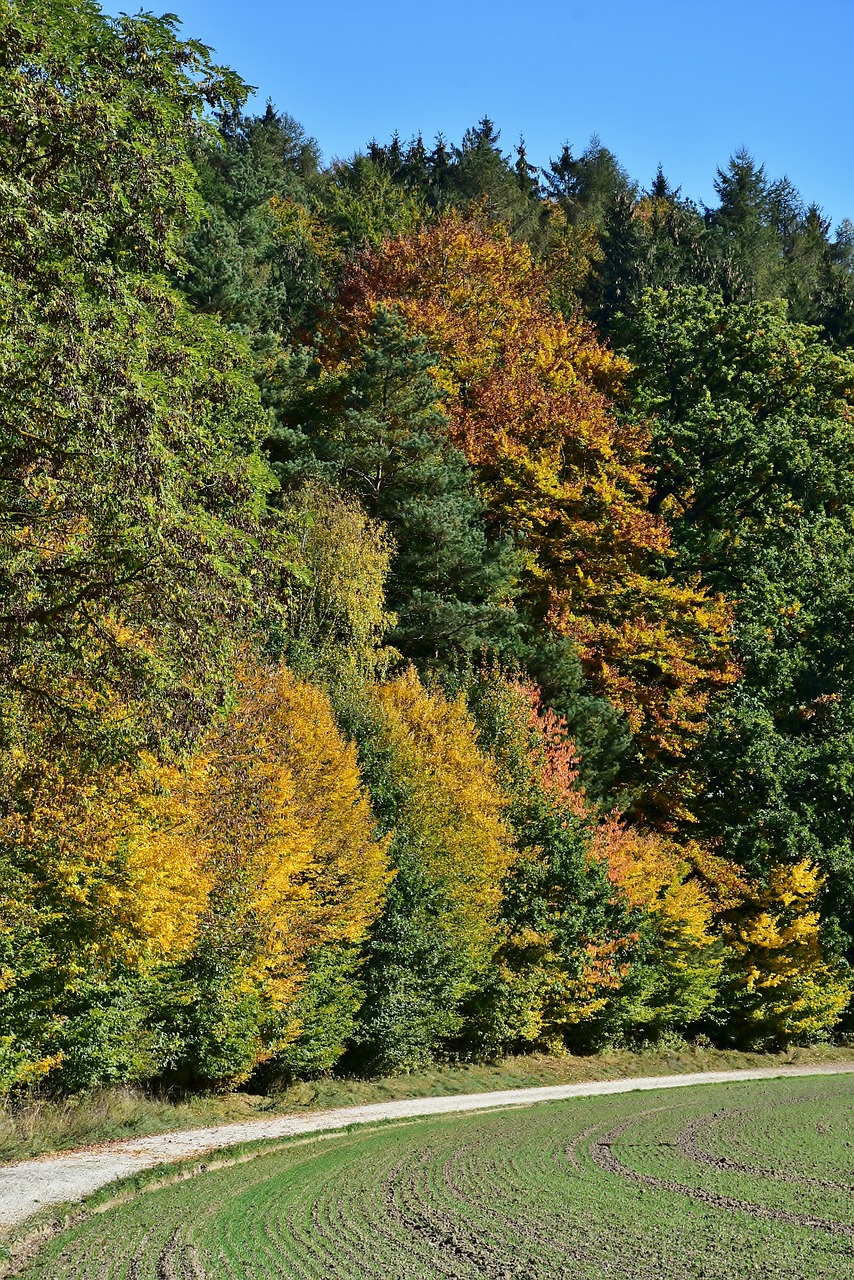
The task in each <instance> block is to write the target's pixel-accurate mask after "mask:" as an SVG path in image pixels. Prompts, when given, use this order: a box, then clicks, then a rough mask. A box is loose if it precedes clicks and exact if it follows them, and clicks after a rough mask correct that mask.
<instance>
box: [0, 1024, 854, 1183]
mask: <svg viewBox="0 0 854 1280" xmlns="http://www.w3.org/2000/svg"><path fill="white" fill-rule="evenodd" d="M823 1062H854V1048H839V1047H834V1046H829V1045H821V1046H815V1047H812V1048H805V1049H793V1050H790V1051H789V1052H787V1053H783V1054H779V1055H777V1054H763V1053H738V1052H736V1051H735V1050H718V1049H710V1048H701V1047H693V1046H690V1047H689V1046H686V1047H685V1048H683V1049H649V1050H646V1051H645V1052H642V1053H630V1052H629V1051H628V1050H612V1051H610V1052H606V1053H600V1054H595V1055H591V1056H589V1057H583V1058H582V1057H574V1056H572V1055H567V1056H566V1057H560V1058H556V1057H547V1056H545V1055H543V1054H531V1055H526V1056H524V1057H515V1058H506V1059H505V1060H504V1061H503V1062H500V1063H495V1064H490V1065H477V1066H447V1067H435V1068H433V1069H431V1070H428V1071H421V1072H416V1073H413V1074H411V1075H405V1076H392V1077H390V1078H386V1079H381V1080H357V1079H338V1078H336V1077H331V1078H329V1079H323V1080H314V1081H308V1082H302V1083H299V1084H295V1085H293V1086H292V1087H291V1088H290V1089H287V1090H285V1091H283V1092H281V1093H277V1094H274V1095H270V1096H259V1095H256V1094H250V1093H228V1094H207V1095H199V1096H196V1097H192V1098H188V1099H186V1100H184V1101H181V1102H170V1101H168V1100H166V1099H162V1098H156V1097H151V1096H147V1095H146V1094H145V1093H143V1092H141V1091H138V1090H133V1089H103V1090H99V1091H97V1092H96V1093H93V1094H90V1095H87V1096H85V1097H81V1098H74V1099H68V1100H65V1101H51V1100H38V1099H35V1100H28V1101H25V1102H20V1103H17V1104H12V1103H7V1104H6V1106H5V1108H4V1109H3V1110H0V1162H4V1163H9V1162H11V1161H13V1160H21V1159H25V1158H26V1157H28V1156H34V1155H41V1154H43V1153H45V1152H48V1151H63V1150H69V1149H70V1148H73V1147H81V1146H87V1145H89V1144H90V1143H94V1142H104V1141H107V1140H109V1139H114V1138H128V1137H140V1136H142V1135H144V1134H152V1133H167V1132H169V1131H172V1130H176V1129H189V1128H194V1127H196V1126H198V1125H207V1124H218V1123H225V1122H227V1121H231V1120H251V1119H256V1118H259V1117H261V1116H265V1115H266V1116H268V1115H277V1114H281V1113H285V1112H294V1111H306V1110H326V1109H328V1108H330V1107H340V1106H352V1105H355V1104H358V1103H362V1102H385V1101H388V1100H389V1099H392V1098H423V1097H435V1096H438V1095H441V1094H455V1093H481V1092H485V1091H488V1090H491V1089H512V1088H526V1087H532V1086H536V1085H550V1084H572V1083H574V1082H577V1081H583V1080H609V1079H619V1078H621V1077H626V1076H655V1075H677V1074H679V1073H680V1072H684V1071H722V1070H726V1069H728V1068H729V1069H733V1070H734V1069H737V1068H739V1067H762V1066H766V1067H767V1066H775V1065H779V1064H781V1063H799V1064H802V1065H809V1064H813V1063H823Z"/></svg>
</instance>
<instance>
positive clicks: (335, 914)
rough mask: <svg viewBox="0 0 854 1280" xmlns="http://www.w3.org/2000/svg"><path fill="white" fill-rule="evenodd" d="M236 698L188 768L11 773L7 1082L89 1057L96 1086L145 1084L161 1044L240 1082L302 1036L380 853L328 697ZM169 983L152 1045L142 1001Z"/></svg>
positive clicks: (3, 900) (291, 685) (376, 890)
mask: <svg viewBox="0 0 854 1280" xmlns="http://www.w3.org/2000/svg"><path fill="white" fill-rule="evenodd" d="M238 689H239V696H238V699H237V701H236V703H235V705H234V707H233V708H232V710H231V712H230V714H229V715H228V716H227V717H226V718H225V719H224V720H223V721H222V722H221V723H220V724H218V725H217V726H215V727H214V728H213V729H212V730H211V731H209V733H208V734H207V736H206V737H205V738H204V740H203V741H202V743H201V744H200V746H199V749H198V751H197V752H196V754H195V755H194V757H193V758H192V759H191V760H190V761H189V763H188V764H187V765H186V767H185V768H183V769H179V768H177V767H168V768H167V767H164V766H162V765H160V764H159V763H158V762H156V761H155V760H153V759H150V758H146V759H143V760H141V761H137V762H136V767H133V766H131V765H130V764H123V765H114V766H107V765H104V766H103V767H102V768H100V769H98V770H93V769H92V768H91V767H82V766H78V765H75V762H74V761H72V760H70V759H69V760H66V759H63V758H56V759H54V760H53V761H50V760H44V761H42V762H41V763H40V764H39V766H38V768H36V767H35V765H34V764H33V762H32V761H30V762H29V767H28V769H27V772H26V775H23V774H22V775H21V776H20V777H19V779H18V781H17V785H16V788H15V805H14V809H13V808H12V806H11V804H10V805H9V806H8V807H7V812H8V816H7V817H6V818H5V820H4V822H3V824H2V829H0V858H2V870H3V873H4V874H3V877H2V879H3V886H2V891H0V1008H2V1009H4V1010H5V1008H6V1004H7V1002H8V1003H9V1007H10V1008H11V1009H12V1010H13V1011H14V1013H15V1017H14V1018H12V1019H11V1020H10V1022H9V1025H10V1034H9V1035H8V1036H6V1037H5V1040H4V1042H2V1043H0V1074H2V1073H3V1071H4V1065H3V1064H4V1061H5V1062H6V1064H7V1067H6V1068H5V1070H6V1076H7V1077H8V1080H7V1083H14V1082H15V1081H25V1080H27V1079H33V1078H36V1077H37V1076H38V1075H39V1074H44V1073H45V1072H47V1071H56V1070H62V1071H63V1072H64V1073H65V1075H66V1076H67V1077H68V1083H70V1084H73V1085H82V1084H86V1083H88V1082H89V1078H90V1076H89V1075H87V1072H90V1070H94V1076H93V1077H92V1078H99V1070H95V1068H94V1067H92V1066H91V1065H86V1064H87V1063H90V1059H91V1060H94V1058H97V1057H98V1056H100V1058H101V1060H102V1061H101V1064H100V1078H110V1075H111V1074H114V1075H115V1076H116V1078H128V1077H129V1076H130V1077H132V1076H134V1075H137V1076H139V1075H146V1074H148V1075H151V1074H155V1073H156V1072H157V1070H158V1065H159V1064H158V1060H157V1053H158V1045H160V1050H161V1051H162V1052H163V1053H165V1055H166V1056H165V1061H166V1064H167V1065H171V1069H172V1070H173V1072H176V1073H178V1074H183V1075H184V1076H186V1077H188V1078H191V1079H198V1080H224V1079H236V1078H240V1077H241V1076H245V1075H246V1074H247V1073H248V1071H249V1070H251V1068H252V1067H253V1066H254V1065H255V1063H256V1062H257V1061H258V1060H259V1059H261V1058H262V1057H264V1056H268V1055H269V1054H270V1053H271V1052H273V1051H274V1049H275V1048H276V1046H277V1045H278V1044H280V1043H283V1042H284V1041H286V1040H288V1039H291V1038H294V1037H297V1036H298V1035H299V1034H300V1031H301V1025H300V1019H299V1013H298V1010H297V1009H296V1006H297V1002H298V999H299V996H300V994H301V991H302V989H303V988H304V986H305V984H306V981H307V974H308V970H309V967H310V963H311V958H312V955H313V954H314V953H315V952H316V951H317V950H318V948H321V947H332V948H339V949H343V950H346V949H347V948H348V947H349V948H351V949H352V947H353V944H355V943H356V942H357V941H358V940H359V939H361V937H362V936H363V934H364V932H365V930H366V928H367V926H368V925H369V924H370V922H371V921H372V920H373V918H374V916H375V915H376V914H377V912H378V910H379V906H380V903H381V900H382V897H383V894H384V891H385V888H386V886H387V884H388V880H389V873H388V860H387V856H386V852H385V847H384V845H383V844H382V843H378V842H377V841H376V840H375V839H374V838H373V819H372V815H371V811H370V806H369V803H368V800H367V797H366V795H365V793H364V792H363V790H362V786H361V780H360V774H359V769H358V764H357V761H356V755H355V748H354V747H352V746H350V745H348V744H347V743H345V742H344V740H343V738H342V737H341V735H340V734H339V732H338V730H337V728H336V725H335V721H334V718H333V715H332V710H331V707H330V705H329V702H328V699H327V698H326V696H325V694H323V693H322V692H321V691H320V690H319V689H317V688H314V687H313V686H311V685H308V684H305V683H303V682H301V681H299V680H297V679H296V678H295V677H294V676H293V675H292V674H291V673H290V672H289V671H287V670H286V669H284V668H273V669H264V670H261V671H253V672H248V671H247V672H244V673H243V674H242V675H241V676H240V678H239V681H238ZM33 904H37V909H34V906H33ZM167 978H168V981H166V982H165V987H164V988H161V989H160V991H159V994H156V995H155V996H154V1004H155V1006H158V1008H159V1012H158V1008H155V1011H154V1013H153V1014H152V1018H153V1023H154V1028H153V1031H152V1032H151V1034H149V1033H148V1031H147V1030H146V1027H145V1026H144V1024H145V1023H146V1018H147V1015H148V1014H149V1013H150V1012H151V1011H150V1010H149V1008H148V1007H147V1004H146V999H145V991H144V989H145V988H146V984H149V989H150V987H151V984H156V983H157V982H158V981H162V980H164V979H167ZM167 989H169V990H173V991H174V992H176V993H177V994H176V996H175V1000H174V1001H173V1004H172V1006H169V1002H168V1000H166V996H165V991H166V990H167ZM350 995H352V992H350ZM125 997H126V999H125ZM123 1000H125V1004H126V1006H127V1007H125V1006H124V1005H123V1004H122V1001H123ZM164 1000H166V1006H167V1007H165V1008H164V1007H163V1002H164ZM107 1006H109V1009H108V1008H107ZM110 1009H112V1010H113V1012H110V1011H109V1010H110ZM28 1010H29V1011H31V1012H32V1010H37V1016H35V1015H33V1016H29V1015H28ZM93 1010H96V1012H95V1013H93V1012H92V1011H93ZM98 1010H101V1012H97V1011H98ZM104 1010H106V1012H105V1011H104ZM16 1018H17V1022H16V1021H15V1019H16ZM122 1019H124V1021H125V1023H126V1029H125V1031H122V1030H121V1027H120V1026H119V1025H118V1024H119V1023H121V1022H122ZM96 1024H97V1025H96ZM238 1024H239V1025H238ZM164 1046H165V1048H164ZM339 1051H340V1049H339ZM84 1059H85V1062H84ZM160 1065H162V1063H161V1064H160Z"/></svg>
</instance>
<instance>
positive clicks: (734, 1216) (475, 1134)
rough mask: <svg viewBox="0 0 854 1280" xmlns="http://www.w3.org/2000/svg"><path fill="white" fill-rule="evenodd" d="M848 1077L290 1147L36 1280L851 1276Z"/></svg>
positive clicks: (137, 1213) (145, 1211)
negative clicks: (83, 1279) (71, 1279)
mask: <svg viewBox="0 0 854 1280" xmlns="http://www.w3.org/2000/svg"><path fill="white" fill-rule="evenodd" d="M852 1193H854V1076H850V1075H842V1076H836V1077H832V1076H831V1077H824V1078H822V1077H811V1078H803V1079H789V1080H774V1081H767V1082H766V1081H762V1082H761V1083H757V1082H750V1083H738V1084H729V1085H706V1086H703V1087H700V1088H696V1087H694V1088H685V1089H680V1090H673V1091H667V1092H665V1091H661V1092H647V1093H636V1094H623V1095H620V1096H615V1097H607V1098H583V1099H576V1100H573V1101H570V1102H556V1103H551V1104H548V1105H540V1106H537V1107H530V1108H518V1109H512V1110H504V1111H501V1112H490V1113H486V1114H484V1113H480V1114H477V1113H475V1114H472V1115H460V1116H453V1117H439V1118H435V1119H429V1120H419V1121H417V1122H414V1123H408V1124H405V1125H389V1126H386V1127H382V1128H378V1129H374V1130H372V1131H365V1130H361V1131H360V1130H358V1129H357V1130H354V1131H351V1132H349V1133H344V1134H336V1135H334V1136H331V1137H328V1136H327V1137H324V1138H319V1139H316V1140H311V1141H303V1142H301V1143H298V1144H297V1143H295V1144H292V1145H291V1146H289V1147H287V1148H285V1149H283V1150H279V1151H278V1152H276V1153H273V1154H265V1155H261V1156H258V1157H256V1158H255V1159H253V1160H252V1161H250V1162H248V1163H242V1164H237V1165H234V1166H232V1167H230V1168H225V1169H221V1170H218V1171H213V1172H208V1173H205V1174H202V1175H200V1176H198V1177H195V1178H193V1179H191V1180H189V1181H183V1182H179V1183H175V1184H173V1185H171V1186H167V1187H161V1188H160V1189H159V1190H150V1191H147V1192H143V1193H141V1194H139V1195H138V1196H136V1197H135V1198H134V1199H132V1200H131V1201H129V1202H127V1203H125V1204H121V1205H119V1206H117V1207H115V1208H112V1209H109V1210H108V1211H106V1212H99V1213H96V1214H93V1215H92V1216H90V1217H89V1218H88V1219H86V1220H85V1221H84V1222H82V1223H81V1224H80V1225H78V1226H76V1227H74V1228H72V1229H71V1230H69V1231H67V1232H66V1233H64V1234H63V1235H61V1236H58V1237H56V1238H55V1239H54V1240H53V1241H51V1242H50V1243H49V1244H48V1245H47V1246H46V1247H45V1248H44V1250H43V1251H42V1253H41V1255H40V1256H39V1257H38V1258H37V1259H36V1260H35V1261H33V1262H31V1263H30V1264H29V1267H28V1269H27V1270H26V1271H25V1272H24V1273H23V1274H24V1275H25V1276H28V1277H36V1276H38V1277H41V1278H42V1280H45V1278H47V1277H49V1280H66V1278H69V1280H70V1278H71V1277H75V1278H77V1277H79V1278H81V1280H82V1278H83V1277H86V1280H108V1278H110V1280H113V1278H115V1280H256V1278H257V1280H262V1278H263V1280H272V1278H273V1277H282V1278H287V1280H363V1278H368V1277H370V1278H372V1280H374V1278H375V1280H427V1278H432V1277H454V1278H455V1280H511V1278H513V1277H519V1278H520V1280H522V1278H524V1280H569V1278H570V1277H572V1280H600V1278H604V1277H609V1278H611V1280H689V1278H691V1280H693V1278H696V1280H754V1278H755V1280H759V1278H760V1277H761V1278H762V1280H795V1278H797V1280H852V1277H854V1194H852Z"/></svg>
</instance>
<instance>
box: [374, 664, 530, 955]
mask: <svg viewBox="0 0 854 1280" xmlns="http://www.w3.org/2000/svg"><path fill="white" fill-rule="evenodd" d="M376 699H377V705H378V709H379V712H380V717H381V729H380V732H381V733H382V735H383V736H384V737H385V738H386V740H387V742H388V744H389V746H391V747H392V748H393V750H394V758H395V765H396V771H397V776H398V780H399V782H400V783H402V784H403V786H404V787H405V790H406V797H407V798H406V802H405V805H404V806H403V809H402V811H401V814H400V821H401V822H402V824H403V825H405V827H406V829H407V831H408V832H410V833H411V836H412V837H416V838H417V840H418V844H419V847H420V850H421V861H422V865H423V867H424V869H425V871H426V873H427V875H428V876H429V878H430V879H431V881H432V882H433V883H434V884H435V885H437V886H439V887H440V888H441V889H442V891H443V893H444V894H445V895H446V896H447V900H448V903H449V904H450V906H451V918H452V919H453V921H454V924H455V927H456V929H457V930H458V935H459V940H460V943H461V944H462V945H464V946H465V947H466V948H467V949H470V950H471V951H472V952H473V953H474V952H479V951H482V950H483V948H484V947H486V948H487V949H488V948H489V946H490V944H491V941H492V940H493V938H494V936H495V927H496V920H497V918H498V913H499V910H500V907H501V882H502V879H503V877H504V875H505V874H506V872H507V871H508V870H509V868H510V866H511V864H512V862H513V858H514V856H515V852H514V844H513V839H512V836H511V833H510V830H509V827H508V826H507V825H506V823H505V818H504V814H505V809H506V801H505V799H504V796H503V794H502V792H501V788H500V785H499V782H498V777H497V770H496V767H495V765H494V763H493V762H492V761H491V760H490V759H489V758H488V757H487V756H485V755H484V754H483V753H482V752H481V751H480V750H479V749H478V746H477V737H476V731H475V726H474V723H473V721H472V718H471V716H470V714H469V711H468V709H467V707H466V704H465V699H464V698H463V697H462V696H460V697H458V698H454V699H449V698H446V697H445V696H444V694H442V693H441V692H440V691H439V690H432V691H430V692H428V691H427V690H425V689H424V687H423V686H422V684H421V682H420V680H419V679H418V675H417V673H416V671H415V669H414V667H410V668H409V669H408V671H407V672H406V673H405V674H404V675H402V676H400V677H399V678H398V679H397V680H392V681H390V682H388V683H386V684H382V685H379V686H378V687H377V691H376Z"/></svg>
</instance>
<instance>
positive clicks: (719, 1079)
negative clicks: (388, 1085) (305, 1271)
mask: <svg viewBox="0 0 854 1280" xmlns="http://www.w3.org/2000/svg"><path fill="white" fill-rule="evenodd" d="M840 1072H849V1073H854V1063H852V1064H847V1063H842V1064H832V1065H828V1066H819V1067H756V1068H748V1069H746V1070H742V1071H697V1072H692V1073H687V1074H685V1075H678V1076H643V1077H638V1078H636V1079H631V1080H598V1081H588V1082H586V1083H584V1084H559V1085H547V1086H544V1087H542V1088H537V1089H505V1090H502V1091H501V1092H496V1093H464V1094H457V1095H456V1096H453V1097H444V1098H406V1099H402V1100H400V1101H395V1102H378V1103H371V1104H368V1105H364V1106H358V1107H338V1108H337V1109H336V1110H334V1111H315V1112H310V1113H307V1114H304V1115H287V1116H277V1117H275V1119H270V1120H250V1121H247V1122H245V1123H241V1124H220V1125H214V1126H212V1127H209V1128H206V1129H185V1130H183V1131H182V1132H180V1133H162V1134H157V1135H155V1136H154V1137H151V1138H131V1139H128V1140H125V1141H122V1142H109V1143H103V1144H102V1145H100V1146H97V1147H87V1148H86V1150H84V1151H71V1152H66V1153H65V1154H63V1155H55V1156H42V1157H40V1158H39V1159H38V1160H25V1161H22V1162H21V1163H19V1164H12V1165H4V1166H0V1230H8V1229H9V1228H11V1227H15V1226H17V1225H18V1224H20V1223H21V1222H24V1221H25V1220H26V1219H27V1218H28V1217H30V1215H31V1214H34V1213H37V1212H38V1211H39V1210H41V1209H45V1208H49V1207H50V1206H51V1205H58V1204H64V1203H66V1202H73V1201H78V1200H82V1199H84V1197H85V1196H88V1195H91V1193H92V1192H93V1191H97V1190H98V1188H99V1187H103V1186H106V1185H107V1184H108V1183H110V1182H115V1181H116V1180H117V1179H118V1178H125V1177H127V1176H128V1175H130V1174H134V1173H139V1172H140V1171H141V1170H143V1169H150V1168H152V1167H153V1166H155V1165H158V1164H169V1163H171V1162H173V1161H176V1160H185V1159H192V1158H193V1157H195V1156H201V1155H204V1154H206V1153H207V1152H210V1151H216V1150H217V1149H218V1148H221V1147H230V1146H234V1145H235V1144H237V1143H241V1142H257V1141H259V1140H263V1139H267V1138H286V1137H291V1136H298V1135H300V1134H306V1133H319V1132H322V1131H323V1130H328V1129H341V1128H344V1127H345V1126H346V1125H351V1124H370V1123H371V1122H373V1121H377V1120H398V1119H404V1118H407V1117H410V1116H435V1115H444V1114H447V1113H448V1112H454V1111H479V1110H482V1109H485V1108H492V1107H512V1106H530V1105H531V1104H532V1103H536V1102H554V1101H556V1100H558V1099H561V1098H589V1097H594V1096H599V1095H602V1094H609V1093H630V1092H631V1091H632V1090H634V1089H678V1088H681V1087H683V1086H685V1085H691V1084H724V1083H728V1082H730V1081H733V1080H772V1079H775V1078H778V1077H780V1076H813V1075H833V1074H837V1073H840Z"/></svg>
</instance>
